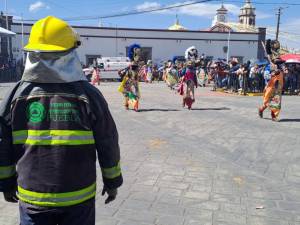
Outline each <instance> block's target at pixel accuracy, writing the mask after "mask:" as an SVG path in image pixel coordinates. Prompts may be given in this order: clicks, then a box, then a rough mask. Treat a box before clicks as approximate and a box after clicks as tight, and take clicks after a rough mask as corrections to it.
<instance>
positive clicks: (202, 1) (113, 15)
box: [16, 0, 300, 22]
mask: <svg viewBox="0 0 300 225" xmlns="http://www.w3.org/2000/svg"><path fill="white" fill-rule="evenodd" d="M221 1H222V0H200V1H192V2H185V3H178V4H176V3H175V4H172V5H167V6H162V7H153V8H149V9H145V10H137V9H136V10H131V11H125V12H121V13H115V14H108V15H94V16H78V17H66V18H63V20H65V21H83V20H99V19H108V18H116V17H124V16H131V15H140V14H146V13H151V12H158V11H164V10H170V9H175V8H181V7H186V6H191V5H196V4H201V3H206V2H221ZM222 2H227V3H244V1H235V0H229V1H222ZM252 3H253V4H261V5H274V4H275V5H276V4H281V5H289V6H300V3H286V2H258V1H256V2H252ZM24 20H25V21H27V22H35V21H37V19H24ZM16 21H18V20H16Z"/></svg>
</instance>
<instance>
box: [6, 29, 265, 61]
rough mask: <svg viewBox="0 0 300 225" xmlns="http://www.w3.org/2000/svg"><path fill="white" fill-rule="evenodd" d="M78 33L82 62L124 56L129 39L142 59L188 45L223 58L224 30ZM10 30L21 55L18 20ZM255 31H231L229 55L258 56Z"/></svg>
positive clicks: (176, 51) (166, 55) (170, 54)
mask: <svg viewBox="0 0 300 225" xmlns="http://www.w3.org/2000/svg"><path fill="white" fill-rule="evenodd" d="M31 26H32V24H24V26H23V27H24V29H23V30H24V35H23V37H24V38H23V43H24V44H26V43H27V41H28V37H29V33H30V29H31ZM74 28H75V29H76V31H77V32H78V33H79V34H80V36H81V41H82V46H81V47H80V48H79V49H78V54H79V57H80V60H81V62H82V63H83V64H88V63H92V62H93V59H95V58H97V57H100V56H107V57H110V56H126V49H127V47H128V46H129V45H131V44H133V43H137V44H140V45H141V46H142V47H143V52H144V59H145V60H148V59H152V60H153V61H154V62H157V63H159V62H161V61H163V60H168V59H171V58H173V56H182V55H184V52H185V50H186V49H187V48H188V47H190V46H196V47H197V48H198V51H199V53H201V54H202V53H204V54H205V55H206V56H210V57H213V58H226V56H227V45H228V38H229V33H228V32H214V31H191V30H180V31H177V30H162V29H161V30H159V29H130V28H109V27H107V28H105V27H88V26H74ZM12 31H13V32H15V33H17V35H16V37H15V38H13V40H12V42H13V54H14V58H16V59H20V58H22V52H21V49H22V26H21V24H20V23H13V24H12ZM261 35H263V34H260V33H258V32H231V33H230V41H229V45H230V52H229V56H230V57H237V58H239V59H243V61H246V60H251V59H252V60H253V59H254V60H255V59H257V57H258V52H260V51H261V49H259V46H260V45H259V44H258V43H259V41H260V40H259V37H260V36H261Z"/></svg>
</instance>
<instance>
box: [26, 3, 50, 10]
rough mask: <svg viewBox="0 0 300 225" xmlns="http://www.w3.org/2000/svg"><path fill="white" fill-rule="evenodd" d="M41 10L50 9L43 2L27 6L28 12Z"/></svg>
mask: <svg viewBox="0 0 300 225" xmlns="http://www.w3.org/2000/svg"><path fill="white" fill-rule="evenodd" d="M41 9H50V7H49V6H48V5H47V4H46V3H45V2H41V1H37V2H35V3H33V4H31V5H30V6H29V11H30V12H37V11H39V10H41Z"/></svg>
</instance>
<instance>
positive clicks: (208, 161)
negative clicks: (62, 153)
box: [0, 83, 300, 225]
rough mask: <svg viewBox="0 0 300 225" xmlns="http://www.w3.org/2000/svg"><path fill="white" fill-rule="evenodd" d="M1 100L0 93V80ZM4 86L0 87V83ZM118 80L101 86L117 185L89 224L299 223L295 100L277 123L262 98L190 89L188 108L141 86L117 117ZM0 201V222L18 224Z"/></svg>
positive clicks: (299, 121) (156, 88)
mask: <svg viewBox="0 0 300 225" xmlns="http://www.w3.org/2000/svg"><path fill="white" fill-rule="evenodd" d="M0 86H2V87H1V88H0V97H2V96H3V95H5V94H4V92H5V90H6V89H7V87H6V86H9V85H5V84H1V85H0ZM3 86H4V87H3ZM117 86H118V83H102V84H101V86H100V87H99V88H100V90H101V91H102V92H103V94H104V96H105V97H106V99H107V101H108V104H109V107H110V109H111V112H112V114H113V116H114V118H115V121H116V124H117V127H118V130H119V135H120V146H121V155H122V170H123V175H124V185H123V186H122V188H120V190H119V195H118V198H117V200H116V201H115V202H113V203H111V204H109V205H104V198H103V197H102V196H101V195H100V192H101V187H102V184H101V180H100V177H101V176H100V171H99V173H98V174H99V182H98V183H99V184H98V195H97V204H96V207H97V209H96V212H97V218H96V221H97V222H96V224H97V225H300V164H299V161H300V150H299V149H300V148H299V146H300V101H299V97H297V96H284V97H283V106H282V107H283V110H282V114H281V122H279V123H275V122H272V121H271V120H270V115H269V112H267V111H266V113H265V117H266V119H259V118H258V116H257V107H258V106H259V105H260V104H261V97H243V96H233V95H228V94H224V93H216V92H211V91H210V89H209V88H201V89H200V88H198V89H197V91H196V95H197V99H196V103H195V105H194V110H191V111H189V110H187V109H183V108H182V107H181V97H180V96H179V95H178V94H175V93H174V92H173V91H171V90H169V89H168V88H167V87H166V86H165V84H163V83H159V84H157V83H155V84H148V85H147V84H141V93H142V100H141V110H140V112H138V113H136V112H134V111H125V110H124V109H123V107H122V101H123V99H122V96H121V94H120V93H118V92H117ZM18 221H19V220H18V209H17V206H16V205H12V204H8V203H5V202H4V201H3V199H2V196H0V225H16V224H18Z"/></svg>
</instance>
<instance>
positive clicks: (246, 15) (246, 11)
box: [239, 0, 256, 27]
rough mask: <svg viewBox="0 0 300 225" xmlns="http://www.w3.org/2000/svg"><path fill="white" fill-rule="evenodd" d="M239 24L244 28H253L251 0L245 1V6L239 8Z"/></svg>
mask: <svg viewBox="0 0 300 225" xmlns="http://www.w3.org/2000/svg"><path fill="white" fill-rule="evenodd" d="M239 23H240V24H243V25H244V26H245V27H251V26H252V27H254V26H255V23H256V15H255V8H254V7H253V6H252V4H251V0H246V4H245V5H244V6H243V7H242V8H241V12H240V15H239Z"/></svg>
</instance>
